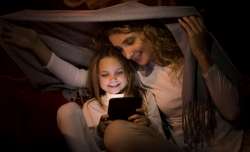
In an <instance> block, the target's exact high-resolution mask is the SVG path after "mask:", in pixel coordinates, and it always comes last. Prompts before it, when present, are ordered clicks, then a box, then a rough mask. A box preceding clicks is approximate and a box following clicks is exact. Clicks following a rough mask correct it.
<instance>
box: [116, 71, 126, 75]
mask: <svg viewBox="0 0 250 152" xmlns="http://www.w3.org/2000/svg"><path fill="white" fill-rule="evenodd" d="M116 74H118V75H122V74H124V71H122V70H121V71H117V72H116Z"/></svg>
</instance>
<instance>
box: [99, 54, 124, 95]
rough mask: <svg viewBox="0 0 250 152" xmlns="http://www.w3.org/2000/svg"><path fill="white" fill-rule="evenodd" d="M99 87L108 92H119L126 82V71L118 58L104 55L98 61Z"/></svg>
mask: <svg viewBox="0 0 250 152" xmlns="http://www.w3.org/2000/svg"><path fill="white" fill-rule="evenodd" d="M99 83H100V87H101V88H102V89H103V90H104V91H105V92H106V93H110V94H117V93H120V92H121V91H122V90H123V89H124V88H125V87H126V86H127V84H128V80H127V77H126V73H125V71H124V68H123V66H122V65H121V64H120V62H119V61H118V59H116V58H114V57H105V58H103V59H101V60H100V62H99Z"/></svg>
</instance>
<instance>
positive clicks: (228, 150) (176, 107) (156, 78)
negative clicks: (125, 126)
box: [139, 65, 243, 152]
mask: <svg viewBox="0 0 250 152" xmlns="http://www.w3.org/2000/svg"><path fill="white" fill-rule="evenodd" d="M179 72H180V71H179ZM139 76H140V78H141V81H142V82H143V83H144V84H146V85H148V86H150V87H151V88H152V89H151V91H152V92H153V93H154V94H155V95H156V102H157V104H158V106H159V108H160V109H161V110H162V112H163V113H165V114H166V115H167V117H168V121H169V123H170V125H171V126H172V127H173V132H172V133H173V136H174V138H175V140H176V142H177V143H178V144H179V145H180V146H185V144H184V136H183V129H182V108H183V105H182V96H181V95H182V77H181V80H177V79H175V78H174V75H173V73H172V72H171V70H170V69H169V68H168V67H167V66H166V67H162V66H158V65H155V66H154V69H153V71H152V73H151V74H150V75H149V76H147V77H146V76H143V75H142V74H140V73H139ZM203 76H204V78H205V80H206V83H207V85H208V87H211V85H213V87H219V88H223V87H227V86H228V87H230V85H227V84H225V81H226V80H223V79H225V77H223V76H222V75H221V73H220V71H219V70H218V68H217V67H216V66H215V65H213V66H212V67H211V68H210V69H209V71H208V72H207V73H206V74H204V75H203ZM216 78H217V79H222V80H221V81H222V82H224V83H223V86H222V84H215V83H213V81H215V80H214V79H216ZM163 82H164V83H163ZM215 82H216V81H215ZM217 90H218V89H217ZM210 92H211V91H210ZM218 93H220V92H218ZM227 93H230V94H227ZM225 94H227V95H226V96H228V97H233V96H237V94H235V95H232V94H231V92H230V91H228V92H225ZM225 94H224V95H225ZM216 119H217V128H216V129H215V139H214V140H213V143H212V145H211V146H210V147H208V148H207V151H209V152H210V151H211V152H239V150H240V147H241V142H242V137H243V131H242V130H236V129H233V127H232V126H231V125H230V124H229V123H228V122H227V121H225V120H224V119H222V117H221V116H220V115H219V113H216Z"/></svg>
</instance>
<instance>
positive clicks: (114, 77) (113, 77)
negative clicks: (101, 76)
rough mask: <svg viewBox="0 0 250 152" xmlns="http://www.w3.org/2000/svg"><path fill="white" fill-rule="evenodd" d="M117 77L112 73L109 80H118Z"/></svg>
mask: <svg viewBox="0 0 250 152" xmlns="http://www.w3.org/2000/svg"><path fill="white" fill-rule="evenodd" d="M116 79H117V77H116V76H115V75H111V76H110V77H109V80H116Z"/></svg>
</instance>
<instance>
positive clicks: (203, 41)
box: [179, 16, 240, 121]
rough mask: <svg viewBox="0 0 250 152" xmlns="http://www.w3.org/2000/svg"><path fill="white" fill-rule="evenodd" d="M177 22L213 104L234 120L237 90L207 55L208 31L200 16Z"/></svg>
mask: <svg viewBox="0 0 250 152" xmlns="http://www.w3.org/2000/svg"><path fill="white" fill-rule="evenodd" d="M179 23H180V24H181V26H182V27H183V29H184V30H185V31H186V33H187V36H188V39H189V44H190V47H191V49H192V53H193V55H194V57H195V58H196V59H197V62H198V64H199V65H200V67H201V69H202V72H203V75H204V77H205V79H206V84H207V87H208V89H209V92H210V95H211V97H212V99H213V101H214V104H215V105H216V107H217V108H218V110H219V111H220V113H221V114H222V115H223V116H224V118H225V119H227V120H230V121H233V120H236V119H237V118H238V116H239V113H240V108H239V97H238V90H237V88H236V87H235V86H233V84H232V83H231V82H230V81H229V79H227V78H226V76H225V75H224V74H223V73H222V72H221V71H220V70H219V69H218V68H217V66H216V65H214V64H213V62H212V60H211V58H210V56H209V55H208V53H207V51H206V50H207V49H208V48H209V47H208V46H209V42H208V40H209V39H208V33H207V31H206V27H205V26H204V24H203V23H202V21H201V18H199V17H194V16H191V17H183V18H182V19H180V20H179Z"/></svg>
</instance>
